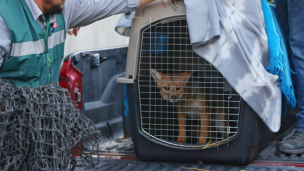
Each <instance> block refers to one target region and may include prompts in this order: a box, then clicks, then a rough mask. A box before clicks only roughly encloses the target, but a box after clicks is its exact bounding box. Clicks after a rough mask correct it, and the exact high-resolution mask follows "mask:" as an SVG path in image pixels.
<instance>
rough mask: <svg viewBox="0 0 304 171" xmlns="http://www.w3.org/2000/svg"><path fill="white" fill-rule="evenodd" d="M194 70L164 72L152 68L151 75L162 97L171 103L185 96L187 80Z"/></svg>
mask: <svg viewBox="0 0 304 171" xmlns="http://www.w3.org/2000/svg"><path fill="white" fill-rule="evenodd" d="M194 72H195V71H188V72H183V73H174V74H163V73H161V72H158V71H156V70H155V69H153V68H151V75H152V77H153V78H154V80H155V82H156V85H157V87H158V88H159V90H160V95H161V97H162V98H163V99H166V100H168V101H169V102H171V103H175V102H177V101H178V100H180V99H183V98H184V95H185V88H186V85H187V81H188V80H189V78H190V77H191V75H192V74H193V73H194Z"/></svg>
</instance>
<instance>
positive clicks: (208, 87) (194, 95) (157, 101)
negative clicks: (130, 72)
mask: <svg viewBox="0 0 304 171" xmlns="http://www.w3.org/2000/svg"><path fill="white" fill-rule="evenodd" d="M138 94H139V103H140V125H141V131H142V132H144V133H145V134H146V136H147V137H148V138H150V139H154V140H156V141H160V142H162V143H165V144H168V145H171V146H172V145H173V146H178V147H185V148H193V147H196V148H200V147H201V148H207V147H211V146H218V145H220V144H222V143H225V142H227V141H229V140H231V139H233V138H234V137H236V135H237V133H238V126H239V117H240V104H241V98H240V96H239V95H238V94H237V93H236V92H235V91H234V90H233V89H232V87H231V86H230V85H229V84H228V83H227V81H226V80H225V78H223V76H222V75H221V74H220V73H219V72H218V71H217V70H216V69H215V68H214V67H213V66H212V65H211V64H210V63H209V62H208V61H206V60H204V59H203V58H201V57H199V56H198V55H197V54H196V53H195V52H193V50H192V45H191V43H190V38H189V33H188V26H187V21H186V19H185V18H184V17H176V18H171V19H167V20H163V21H158V22H156V23H154V24H151V25H150V26H149V27H147V28H145V29H144V30H143V32H142V40H141V49H140V61H139V70H138Z"/></svg>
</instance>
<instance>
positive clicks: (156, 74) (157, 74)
mask: <svg viewBox="0 0 304 171" xmlns="http://www.w3.org/2000/svg"><path fill="white" fill-rule="evenodd" d="M151 75H152V77H153V78H154V80H155V81H159V80H161V79H162V73H160V72H158V71H156V70H155V69H153V68H151Z"/></svg>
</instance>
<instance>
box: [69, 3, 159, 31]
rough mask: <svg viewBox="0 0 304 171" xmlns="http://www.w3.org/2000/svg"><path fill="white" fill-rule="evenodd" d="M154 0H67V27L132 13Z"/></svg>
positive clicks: (80, 25)
mask: <svg viewBox="0 0 304 171" xmlns="http://www.w3.org/2000/svg"><path fill="white" fill-rule="evenodd" d="M152 1H153V0H85V1H83V0H67V1H66V3H65V5H64V17H65V20H66V21H65V22H66V29H69V28H75V27H82V26H86V25H89V24H91V23H93V22H95V21H98V20H100V19H103V18H106V17H109V16H112V15H115V14H120V13H131V12H132V11H135V10H136V9H138V8H139V6H140V5H145V4H147V3H149V2H152Z"/></svg>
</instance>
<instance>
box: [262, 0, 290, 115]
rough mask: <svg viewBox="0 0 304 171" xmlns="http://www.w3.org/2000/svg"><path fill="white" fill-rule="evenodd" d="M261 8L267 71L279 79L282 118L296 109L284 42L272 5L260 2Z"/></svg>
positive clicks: (264, 1) (263, 1)
mask: <svg viewBox="0 0 304 171" xmlns="http://www.w3.org/2000/svg"><path fill="white" fill-rule="evenodd" d="M262 7H263V12H264V18H265V25H266V33H267V36H268V45H269V53H270V63H269V66H268V67H267V71H269V72H270V73H272V74H274V75H279V77H280V78H279V80H278V81H279V83H280V84H279V87H280V89H281V91H282V93H283V95H284V98H285V99H283V100H284V102H285V103H283V111H282V116H283V117H284V116H285V115H286V114H287V111H288V110H289V109H290V108H295V107H296V98H295V94H294V88H293V83H292V79H291V72H290V67H289V60H288V53H287V48H286V41H285V38H284V33H283V30H282V28H281V26H280V23H279V20H278V16H277V13H276V9H275V7H274V6H272V5H270V6H269V5H268V3H267V1H266V0H262Z"/></svg>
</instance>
